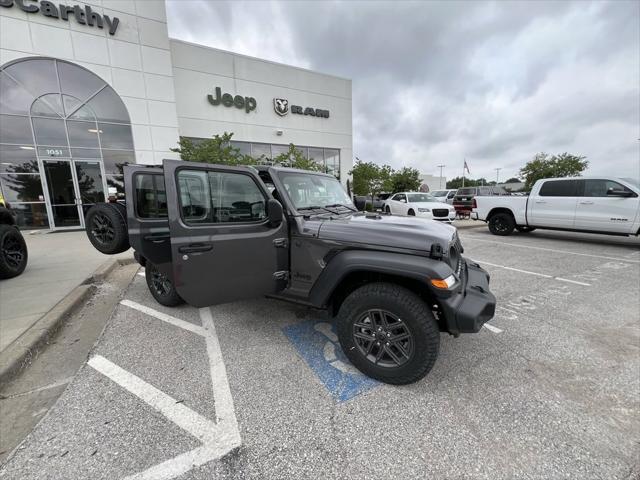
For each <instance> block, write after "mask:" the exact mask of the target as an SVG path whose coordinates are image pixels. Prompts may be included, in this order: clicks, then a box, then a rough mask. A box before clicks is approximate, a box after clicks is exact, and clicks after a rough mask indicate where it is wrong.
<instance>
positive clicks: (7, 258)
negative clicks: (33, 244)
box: [0, 224, 28, 278]
mask: <svg viewBox="0 0 640 480" xmlns="http://www.w3.org/2000/svg"><path fill="white" fill-rule="evenodd" d="M27 257H28V255H27V244H26V243H25V241H24V237H23V236H22V233H20V231H19V230H18V229H17V228H16V227H14V226H12V225H4V224H2V225H0V278H13V277H17V276H18V275H20V274H21V273H22V272H24V269H25V268H26V267H27Z"/></svg>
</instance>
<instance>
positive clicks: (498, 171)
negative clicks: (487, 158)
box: [494, 167, 502, 185]
mask: <svg viewBox="0 0 640 480" xmlns="http://www.w3.org/2000/svg"><path fill="white" fill-rule="evenodd" d="M494 170H495V171H496V185H497V184H498V178H499V177H500V170H502V167H500V168H494Z"/></svg>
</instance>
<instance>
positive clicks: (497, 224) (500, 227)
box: [489, 213, 516, 236]
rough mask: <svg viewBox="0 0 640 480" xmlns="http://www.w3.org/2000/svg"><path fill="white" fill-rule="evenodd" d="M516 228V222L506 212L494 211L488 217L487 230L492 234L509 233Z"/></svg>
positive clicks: (502, 234) (504, 234)
mask: <svg viewBox="0 0 640 480" xmlns="http://www.w3.org/2000/svg"><path fill="white" fill-rule="evenodd" d="M514 228H516V222H515V221H514V220H513V217H512V216H511V215H509V214H508V213H496V214H495V215H492V216H491V218H490V219H489V231H490V232H491V233H493V234H494V235H501V236H506V235H511V234H512V233H513V229H514Z"/></svg>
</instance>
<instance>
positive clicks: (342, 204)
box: [325, 203, 358, 212]
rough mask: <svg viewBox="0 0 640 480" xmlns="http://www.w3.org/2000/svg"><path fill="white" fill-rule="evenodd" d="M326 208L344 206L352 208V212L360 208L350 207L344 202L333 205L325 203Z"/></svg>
mask: <svg viewBox="0 0 640 480" xmlns="http://www.w3.org/2000/svg"><path fill="white" fill-rule="evenodd" d="M325 207H326V208H331V207H344V208H346V209H348V210H351V211H352V212H357V211H358V209H357V208H353V207H350V206H349V205H345V204H344V203H333V204H331V205H325Z"/></svg>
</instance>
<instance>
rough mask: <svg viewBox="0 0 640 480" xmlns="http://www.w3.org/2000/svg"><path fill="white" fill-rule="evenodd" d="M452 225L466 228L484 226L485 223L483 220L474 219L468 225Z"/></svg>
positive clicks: (462, 228) (459, 228)
mask: <svg viewBox="0 0 640 480" xmlns="http://www.w3.org/2000/svg"><path fill="white" fill-rule="evenodd" d="M453 226H454V227H456V228H457V229H458V230H466V229H467V228H480V227H486V226H487V224H486V223H485V222H482V221H476V222H474V223H473V224H471V225H469V224H467V225H455V224H454V225H453Z"/></svg>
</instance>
